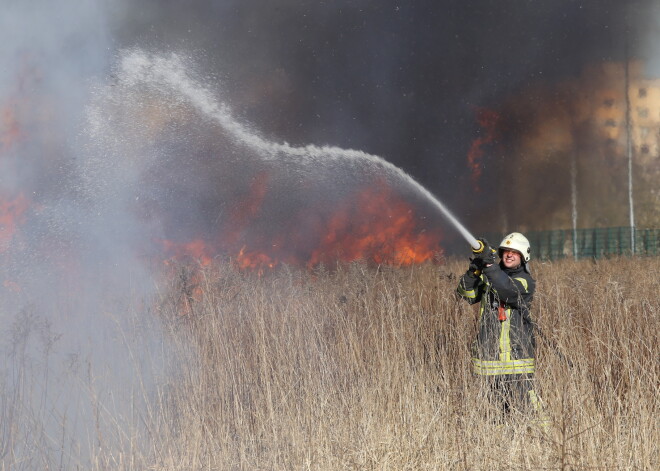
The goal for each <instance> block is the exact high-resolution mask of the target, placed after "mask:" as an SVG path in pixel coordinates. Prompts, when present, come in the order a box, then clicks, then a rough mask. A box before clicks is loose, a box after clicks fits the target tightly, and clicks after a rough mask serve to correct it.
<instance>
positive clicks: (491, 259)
mask: <svg viewBox="0 0 660 471" xmlns="http://www.w3.org/2000/svg"><path fill="white" fill-rule="evenodd" d="M479 242H481V243H482V244H483V249H482V250H481V252H479V253H475V252H474V251H473V254H474V258H473V259H472V260H471V262H472V263H474V264H475V265H476V266H477V267H479V270H482V269H484V268H486V267H487V266H488V265H492V264H494V263H495V250H493V248H492V247H491V246H490V244H489V243H488V241H487V240H486V239H484V238H481V239H479Z"/></svg>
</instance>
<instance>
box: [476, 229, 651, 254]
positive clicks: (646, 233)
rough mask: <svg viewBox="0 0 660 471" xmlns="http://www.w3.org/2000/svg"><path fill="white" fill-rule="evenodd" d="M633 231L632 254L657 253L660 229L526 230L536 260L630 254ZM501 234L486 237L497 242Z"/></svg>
mask: <svg viewBox="0 0 660 471" xmlns="http://www.w3.org/2000/svg"><path fill="white" fill-rule="evenodd" d="M632 234H634V242H635V244H634V246H635V255H642V256H644V255H651V256H652V255H660V229H635V230H634V231H632V230H631V228H630V227H604V228H592V229H576V230H575V231H573V230H570V229H559V230H553V231H532V232H528V233H525V236H526V237H527V238H528V239H529V242H530V244H531V246H532V257H533V258H535V259H537V260H557V259H560V258H566V257H568V258H573V257H575V258H601V257H609V256H617V255H632V253H633V244H632V240H631V235H632ZM502 237H503V235H497V234H490V235H489V236H488V239H489V240H493V241H499V240H501V239H502Z"/></svg>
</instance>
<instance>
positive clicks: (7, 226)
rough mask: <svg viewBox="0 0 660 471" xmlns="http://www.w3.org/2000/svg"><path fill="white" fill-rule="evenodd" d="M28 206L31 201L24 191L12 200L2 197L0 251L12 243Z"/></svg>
mask: <svg viewBox="0 0 660 471" xmlns="http://www.w3.org/2000/svg"><path fill="white" fill-rule="evenodd" d="M28 206H29V202H28V200H27V198H26V197H25V196H23V194H22V193H21V194H19V195H18V196H17V197H16V198H14V199H12V200H9V199H4V198H0V253H2V252H5V251H6V250H7V249H8V248H9V246H10V245H11V242H12V240H13V239H14V237H15V236H16V231H17V228H18V226H19V225H21V224H22V223H23V222H24V221H25V211H26V210H27V208H28Z"/></svg>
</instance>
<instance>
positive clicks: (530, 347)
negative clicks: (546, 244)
mask: <svg viewBox="0 0 660 471" xmlns="http://www.w3.org/2000/svg"><path fill="white" fill-rule="evenodd" d="M480 240H481V242H482V243H483V244H484V249H483V250H482V251H481V252H480V253H476V254H475V256H474V257H473V258H472V259H471V260H470V267H469V269H468V270H467V272H466V273H465V274H464V275H463V276H462V277H461V279H460V281H459V285H458V289H457V292H458V294H459V296H460V297H461V298H463V299H465V300H466V301H467V302H468V303H470V304H476V303H480V308H479V324H478V325H479V330H478V334H477V338H476V341H475V344H474V347H473V354H472V368H473V371H474V373H475V374H476V375H478V376H480V377H482V378H483V379H484V380H485V381H486V382H487V383H488V386H489V388H488V389H487V390H488V394H489V397H490V398H491V399H492V400H493V401H494V402H496V403H497V404H498V405H499V406H501V410H502V411H503V412H504V413H505V414H508V413H510V412H513V411H520V412H525V411H527V410H529V409H530V408H532V409H534V410H536V411H537V412H538V413H539V414H541V413H542V411H541V406H540V403H539V399H538V397H537V395H536V392H535V391H534V387H533V376H534V368H535V362H534V350H535V339H534V323H533V320H532V317H531V315H530V305H531V303H532V298H533V296H534V289H535V286H536V283H535V281H534V279H533V278H532V276H531V274H530V271H529V267H528V263H529V260H530V254H531V248H530V245H529V241H528V240H527V238H526V237H525V236H524V235H522V234H520V233H519V232H512V233H511V234H509V235H507V236H506V237H505V238H504V239H503V240H502V242H501V243H500V245H499V248H498V251H497V254H498V255H499V257H500V262H499V263H496V260H495V254H496V252H495V250H493V249H492V248H491V247H490V246H489V245H488V242H487V241H486V240H485V239H480Z"/></svg>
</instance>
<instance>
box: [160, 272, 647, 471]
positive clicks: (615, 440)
mask: <svg viewBox="0 0 660 471" xmlns="http://www.w3.org/2000/svg"><path fill="white" fill-rule="evenodd" d="M649 262H651V263H649ZM654 263H655V260H652V261H649V260H627V259H621V260H612V261H599V262H596V263H594V262H592V261H584V262H580V263H575V262H572V261H566V262H560V263H552V264H549V263H548V264H536V265H535V266H534V268H535V269H536V271H535V273H534V274H535V276H536V278H537V279H538V281H539V288H538V296H537V298H536V300H535V306H534V312H535V314H536V317H537V320H538V322H539V324H540V326H541V328H542V329H543V331H544V337H545V341H544V340H541V339H539V344H540V345H539V355H538V356H539V373H538V375H537V379H538V389H539V390H540V392H541V396H542V398H543V399H544V401H545V403H546V410H547V413H548V415H549V416H550V417H551V419H552V425H551V427H550V428H549V429H547V430H544V429H541V428H539V427H538V426H536V425H534V423H533V421H532V420H530V419H529V418H515V419H512V420H511V421H509V422H508V423H505V424H498V423H497V421H494V420H492V417H493V411H492V410H489V406H488V404H487V403H486V402H485V401H484V398H483V393H484V391H483V390H482V388H481V385H480V383H479V382H478V381H476V379H475V378H474V377H473V376H472V375H471V374H470V372H469V356H470V355H469V345H470V343H471V341H472V337H473V335H474V332H475V318H476V309H477V308H476V307H470V306H468V305H467V304H465V303H462V302H459V301H457V300H456V298H455V297H454V295H453V292H454V289H455V286H456V283H457V277H458V276H459V275H460V274H461V273H462V271H463V265H464V263H460V264H459V263H458V262H450V263H448V264H446V265H445V266H442V267H434V266H431V265H425V266H417V267H413V268H406V269H392V268H381V269H380V270H376V269H369V268H367V267H365V266H363V265H358V264H356V265H350V266H345V267H339V268H338V269H337V270H335V271H333V272H332V273H328V272H323V271H319V272H317V273H314V275H313V276H309V274H308V273H301V272H297V271H287V270H281V271H279V272H278V273H277V274H273V275H269V276H265V277H263V278H261V279H259V278H256V277H254V276H252V275H245V274H240V273H237V272H235V271H234V270H232V269H230V268H229V267H227V266H216V267H214V268H213V269H210V270H207V271H205V272H204V273H203V277H202V280H203V281H202V282H201V283H200V288H201V289H202V291H203V293H204V296H203V297H202V298H201V299H198V300H192V302H191V304H190V308H191V315H189V316H186V317H185V318H181V316H179V315H177V312H178V311H179V310H180V305H181V304H180V301H181V299H180V298H179V299H176V297H175V295H177V293H180V292H181V290H180V289H179V290H177V289H173V290H170V291H169V293H168V297H166V299H165V300H164V303H165V304H164V305H163V313H164V315H165V316H166V317H168V318H169V319H170V321H171V322H172V337H173V340H174V343H175V344H176V345H178V346H179V347H180V348H182V349H183V350H188V349H190V348H192V347H193V346H194V347H195V351H194V354H190V352H189V353H188V358H191V363H190V364H189V365H187V368H186V369H185V374H184V375H182V376H181V377H179V378H176V379H175V380H173V381H172V383H171V390H170V391H169V393H168V401H169V402H168V403H169V407H167V408H165V409H164V411H165V412H166V413H167V414H168V415H166V416H165V417H162V420H163V423H162V427H163V428H164V429H167V431H168V432H167V433H169V434H171V435H170V437H171V438H170V439H167V440H163V441H161V443H162V444H163V445H164V448H163V449H161V450H159V451H158V452H157V453H156V454H155V455H154V457H153V459H154V460H155V462H156V463H158V464H157V465H156V466H155V468H156V469H160V468H161V467H162V468H163V469H249V470H253V469H282V470H290V469H381V470H385V469H391V470H403V469H411V470H413V469H414V470H419V469H508V468H521V469H534V468H536V469H539V468H542V469H590V468H593V467H601V468H605V469H655V468H656V467H657V466H658V465H659V464H660V454H659V452H658V443H660V433H659V429H660V428H659V427H658V397H659V394H658V392H659V391H658V388H659V387H660V369H659V363H658V360H659V358H660V356H659V354H658V353H659V350H658V345H659V344H660V342H659V340H660V339H659V338H658V335H659V330H658V327H659V325H660V322H659V321H660V298H659V296H658V293H659V292H660V289H659V288H660V280H659V277H658V275H659V272H658V269H657V266H656V265H654ZM649 266H651V267H656V268H654V270H652V271H649V270H648V269H644V270H642V271H641V273H640V268H641V267H645V268H646V267H649ZM168 302H169V304H168ZM569 363H570V365H569ZM170 414H171V415H170ZM159 431H162V429H161V428H159ZM156 441H160V438H157V439H156Z"/></svg>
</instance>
